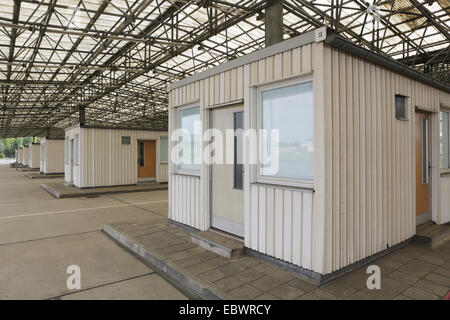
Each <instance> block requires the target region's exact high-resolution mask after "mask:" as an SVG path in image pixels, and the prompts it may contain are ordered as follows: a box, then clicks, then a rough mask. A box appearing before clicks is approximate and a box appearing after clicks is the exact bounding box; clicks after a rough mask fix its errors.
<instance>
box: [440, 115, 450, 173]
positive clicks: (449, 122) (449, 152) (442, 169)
mask: <svg viewBox="0 0 450 320" xmlns="http://www.w3.org/2000/svg"><path fill="white" fill-rule="evenodd" d="M441 112H446V113H447V139H448V141H447V143H448V146H447V159H448V160H447V161H448V167H447V168H445V167H442V161H441V152H440V150H441V136H440V129H441V128H440V126H441V122H440V121H441ZM439 170H440V173H450V109H447V108H441V109H440V110H439Z"/></svg>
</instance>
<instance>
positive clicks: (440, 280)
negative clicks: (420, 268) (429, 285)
mask: <svg viewBox="0 0 450 320" xmlns="http://www.w3.org/2000/svg"><path fill="white" fill-rule="evenodd" d="M425 279H426V280H429V281H432V282H434V283H437V284H440V285H443V286H447V287H448V288H450V277H446V276H443V275H440V274H439V273H434V272H432V273H429V274H428V275H427V276H426V277H425Z"/></svg>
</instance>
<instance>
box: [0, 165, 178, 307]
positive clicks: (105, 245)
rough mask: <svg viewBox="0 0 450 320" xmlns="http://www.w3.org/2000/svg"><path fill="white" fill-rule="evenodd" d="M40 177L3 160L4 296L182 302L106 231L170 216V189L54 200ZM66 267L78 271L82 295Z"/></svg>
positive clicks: (0, 244) (0, 283)
mask: <svg viewBox="0 0 450 320" xmlns="http://www.w3.org/2000/svg"><path fill="white" fill-rule="evenodd" d="M42 181H43V180H42V179H39V180H37V181H34V180H30V179H27V178H26V177H25V176H24V175H23V173H21V172H17V171H15V170H14V169H12V168H9V166H8V165H0V260H1V261H2V263H1V264H0V299H50V298H62V299H138V298H139V299H185V296H184V295H183V294H182V293H181V292H179V291H178V290H177V289H175V288H174V287H172V286H171V285H170V284H169V283H168V282H166V281H165V280H164V279H163V278H161V277H160V276H159V275H158V274H156V273H155V272H154V271H153V270H151V269H150V268H148V267H147V266H146V265H144V264H143V263H142V262H140V261H139V260H138V259H136V258H135V257H134V256H131V255H130V254H128V253H126V252H125V251H124V250H122V249H121V248H120V247H118V246H117V245H116V244H115V243H113V242H112V241H111V240H110V239H109V238H108V237H107V236H106V235H105V234H103V232H102V231H101V229H102V227H103V225H104V224H109V223H117V222H123V221H127V222H145V221H151V220H153V219H158V218H161V217H167V191H153V192H139V193H129V194H114V195H110V196H100V197H95V198H76V199H54V198H52V197H51V196H50V195H49V194H48V193H47V192H46V191H45V190H43V189H42V188H41V187H40V184H41V183H42ZM52 181H56V179H52ZM69 265H78V266H79V267H80V269H81V290H78V291H77V292H75V291H73V290H69V289H67V287H66V279H67V277H69V274H67V273H66V270H67V267H68V266H69Z"/></svg>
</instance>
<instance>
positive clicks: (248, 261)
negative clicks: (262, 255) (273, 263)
mask: <svg viewBox="0 0 450 320" xmlns="http://www.w3.org/2000/svg"><path fill="white" fill-rule="evenodd" d="M236 261H237V262H239V264H241V265H243V266H246V267H248V268H251V267H254V266H256V265H257V264H260V263H261V261H260V260H258V259H255V258H252V257H241V258H239V259H237V260H236Z"/></svg>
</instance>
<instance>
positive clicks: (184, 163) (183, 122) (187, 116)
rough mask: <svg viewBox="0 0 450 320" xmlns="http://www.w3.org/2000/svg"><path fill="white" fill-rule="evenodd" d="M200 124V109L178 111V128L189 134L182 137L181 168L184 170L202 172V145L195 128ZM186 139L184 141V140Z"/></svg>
mask: <svg viewBox="0 0 450 320" xmlns="http://www.w3.org/2000/svg"><path fill="white" fill-rule="evenodd" d="M199 122H200V107H192V108H187V109H181V110H179V111H178V128H179V129H183V132H184V133H186V134H188V137H186V136H183V135H182V136H180V140H179V142H180V144H181V148H180V155H179V156H180V162H179V168H180V169H183V170H195V171H198V170H200V159H201V149H200V148H201V145H200V136H199V133H197V132H195V130H194V128H195V126H196V125H197V126H198V125H199ZM183 138H184V139H183Z"/></svg>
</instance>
